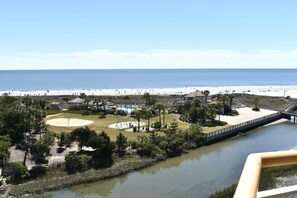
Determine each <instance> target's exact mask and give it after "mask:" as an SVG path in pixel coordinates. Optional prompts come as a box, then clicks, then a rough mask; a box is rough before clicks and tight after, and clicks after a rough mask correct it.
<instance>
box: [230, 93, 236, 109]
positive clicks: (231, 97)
mask: <svg viewBox="0 0 297 198" xmlns="http://www.w3.org/2000/svg"><path fill="white" fill-rule="evenodd" d="M234 98H235V95H234V94H230V95H229V100H230V109H231V110H232V102H233V99H234Z"/></svg>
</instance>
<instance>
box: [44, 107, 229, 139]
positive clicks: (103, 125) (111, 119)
mask: <svg viewBox="0 0 297 198" xmlns="http://www.w3.org/2000/svg"><path fill="white" fill-rule="evenodd" d="M68 117H71V118H80V119H85V120H92V121H94V123H93V124H91V125H88V127H89V128H90V129H93V130H95V131H96V132H98V133H100V132H101V131H105V132H106V133H107V134H108V135H109V136H110V138H111V139H112V140H115V139H116V136H117V135H118V134H119V133H120V132H122V133H123V134H124V135H125V136H126V137H127V138H128V139H129V140H136V139H137V137H138V136H141V135H148V133H146V132H136V133H133V132H126V131H125V130H119V129H110V128H108V126H109V125H111V124H114V123H117V122H126V121H135V119H134V118H130V117H127V116H116V115H107V116H106V118H104V119H99V118H98V115H85V116H84V115H81V114H76V113H66V112H63V113H59V114H56V115H52V116H51V117H49V118H46V120H49V119H53V118H68ZM158 120H159V117H158V116H156V117H153V118H152V119H151V123H153V122H156V121H158ZM173 120H176V121H177V123H178V126H179V128H180V129H182V130H185V129H188V128H189V126H190V124H189V123H185V122H181V121H180V120H179V115H177V114H166V123H167V125H168V126H169V125H170V124H171V123H172V122H173ZM162 121H163V116H162ZM141 122H144V123H146V124H147V120H143V119H141ZM229 126H230V125H225V126H217V127H203V132H204V133H210V132H213V131H216V130H219V129H222V128H226V127H229ZM75 128H77V127H55V126H49V129H50V130H51V131H53V132H54V133H58V134H59V133H61V132H71V131H72V130H73V129H75Z"/></svg>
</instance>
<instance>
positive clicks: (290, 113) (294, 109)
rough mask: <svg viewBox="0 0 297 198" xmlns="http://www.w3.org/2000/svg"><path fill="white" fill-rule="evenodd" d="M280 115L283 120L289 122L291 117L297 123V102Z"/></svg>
mask: <svg viewBox="0 0 297 198" xmlns="http://www.w3.org/2000/svg"><path fill="white" fill-rule="evenodd" d="M282 114H283V115H284V117H285V118H287V119H289V120H291V118H292V117H293V119H294V121H295V122H296V121H297V102H295V103H293V104H291V105H290V106H288V107H287V108H286V109H285V110H283V111H282Z"/></svg>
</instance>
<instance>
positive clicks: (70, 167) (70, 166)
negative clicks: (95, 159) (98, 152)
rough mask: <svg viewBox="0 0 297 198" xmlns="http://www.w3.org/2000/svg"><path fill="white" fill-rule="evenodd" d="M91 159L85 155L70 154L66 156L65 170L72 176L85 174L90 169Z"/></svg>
mask: <svg viewBox="0 0 297 198" xmlns="http://www.w3.org/2000/svg"><path fill="white" fill-rule="evenodd" d="M90 159H91V157H90V156H88V155H85V154H82V155H76V154H68V155H66V156H65V170H66V171H67V172H68V173H70V174H73V173H77V172H84V171H86V170H88V169H89V168H90Z"/></svg>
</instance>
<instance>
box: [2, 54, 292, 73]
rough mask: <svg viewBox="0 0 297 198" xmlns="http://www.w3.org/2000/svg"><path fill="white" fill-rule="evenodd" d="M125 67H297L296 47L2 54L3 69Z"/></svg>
mask: <svg viewBox="0 0 297 198" xmlns="http://www.w3.org/2000/svg"><path fill="white" fill-rule="evenodd" d="M112 68H115V69H125V68H297V50H294V51H287V52H282V51H278V50H259V51H257V52H252V53H243V52H236V51H232V50H225V49H219V50H205V51H200V50H148V51H143V52H116V51H111V50H93V51H84V52H70V53H34V52H24V53H13V54H0V69H1V70H9V69H11V70H14V69H112Z"/></svg>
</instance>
